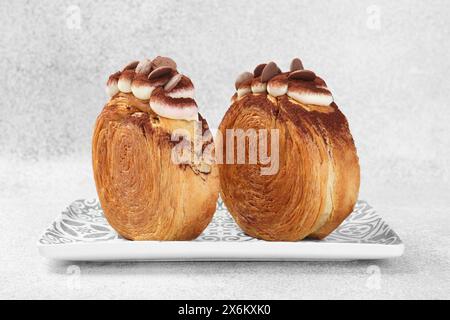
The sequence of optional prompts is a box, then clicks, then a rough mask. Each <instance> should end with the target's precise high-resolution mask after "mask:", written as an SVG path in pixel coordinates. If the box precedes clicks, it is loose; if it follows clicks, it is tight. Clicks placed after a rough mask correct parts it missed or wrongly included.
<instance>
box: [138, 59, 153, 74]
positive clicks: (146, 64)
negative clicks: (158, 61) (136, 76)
mask: <svg viewBox="0 0 450 320" xmlns="http://www.w3.org/2000/svg"><path fill="white" fill-rule="evenodd" d="M152 68H153V66H152V61H151V60H150V59H144V60H142V61H141V62H139V64H138V65H137V66H136V73H142V74H145V75H148V74H149V73H150V71H152Z"/></svg>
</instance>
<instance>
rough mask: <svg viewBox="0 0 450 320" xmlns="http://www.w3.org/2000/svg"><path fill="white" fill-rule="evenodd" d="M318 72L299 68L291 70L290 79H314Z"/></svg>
mask: <svg viewBox="0 0 450 320" xmlns="http://www.w3.org/2000/svg"><path fill="white" fill-rule="evenodd" d="M315 78H316V74H315V73H314V72H312V71H310V70H297V71H294V72H291V73H290V74H289V76H288V79H289V80H303V81H314V79H315Z"/></svg>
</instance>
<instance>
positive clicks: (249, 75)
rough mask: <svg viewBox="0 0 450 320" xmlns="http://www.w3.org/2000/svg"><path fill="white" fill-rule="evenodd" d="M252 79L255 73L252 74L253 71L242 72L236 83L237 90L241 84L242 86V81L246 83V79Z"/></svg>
mask: <svg viewBox="0 0 450 320" xmlns="http://www.w3.org/2000/svg"><path fill="white" fill-rule="evenodd" d="M251 79H253V74H252V73H250V72H244V73H241V74H240V75H239V76H238V77H237V79H236V82H235V83H234V86H235V87H236V90H237V89H238V88H239V86H240V85H241V84H242V83H244V82H246V81H249V80H251Z"/></svg>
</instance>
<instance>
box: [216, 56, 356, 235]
mask: <svg viewBox="0 0 450 320" xmlns="http://www.w3.org/2000/svg"><path fill="white" fill-rule="evenodd" d="M236 90H237V93H236V94H235V95H234V96H233V98H232V105H231V106H230V108H229V110H228V111H227V113H226V114H225V116H224V118H223V120H222V123H221V124H220V127H219V135H218V138H219V139H218V141H219V140H221V141H223V142H222V143H221V146H219V145H217V148H218V150H217V153H218V155H219V154H221V157H222V158H221V159H219V158H218V159H217V160H218V161H219V162H220V163H222V164H220V165H219V176H220V185H221V195H222V198H223V200H224V202H225V204H226V206H227V207H228V209H229V210H230V212H231V214H232V215H233V217H234V218H235V220H236V222H237V223H238V224H239V226H240V227H241V228H242V229H243V230H244V231H245V232H246V233H247V234H248V235H250V236H253V237H256V238H260V239H264V240H273V241H296V240H301V239H303V238H305V237H312V238H319V239H321V238H324V237H326V236H327V235H328V234H330V233H331V232H332V231H333V230H334V229H335V228H336V227H337V226H339V224H340V223H341V222H342V221H343V220H344V219H345V218H346V217H347V216H348V215H349V214H350V213H351V212H352V210H353V207H354V205H355V203H356V200H357V197H358V191H359V182H360V173H359V164H358V156H357V154H356V149H355V145H354V142H353V138H352V136H351V134H350V131H349V127H348V123H347V120H346V118H345V116H344V115H343V114H342V112H341V111H340V110H339V109H338V106H337V105H336V104H335V103H334V102H333V96H332V94H331V92H330V91H329V89H328V87H327V85H326V83H325V81H324V80H323V79H321V78H319V77H317V76H316V75H315V73H314V72H312V71H309V70H304V69H303V64H302V62H301V61H300V60H299V59H294V60H293V61H292V63H291V70H290V71H289V72H281V70H280V69H279V68H278V66H277V65H276V64H275V63H274V62H270V63H268V64H261V65H258V66H257V67H256V68H255V71H254V73H253V74H252V73H249V72H246V73H243V74H242V75H241V76H239V77H238V79H237V81H236ZM237 129H241V130H243V132H245V133H249V132H250V133H252V132H253V133H255V132H256V133H258V137H259V138H261V132H266V136H263V138H264V139H263V140H256V141H257V145H256V148H257V149H259V150H261V145H262V144H261V141H265V139H266V137H267V143H266V144H265V145H266V146H267V147H266V148H267V150H268V151H267V152H266V153H264V152H262V153H258V158H257V161H254V162H253V163H252V162H251V159H252V155H251V152H250V151H249V150H251V148H250V145H251V141H255V140H252V139H253V136H252V135H251V134H247V135H246V136H244V138H245V139H246V140H242V141H246V142H245V148H244V149H243V150H244V152H245V160H246V161H245V163H244V164H242V158H241V161H239V160H238V154H239V150H238V145H239V142H238V139H237V138H236V139H235V136H233V138H232V140H233V141H234V140H236V141H235V143H234V142H233V143H230V141H229V139H230V136H227V132H235V131H236V130H237ZM227 130H228V131H227ZM230 130H233V131H230ZM252 130H253V131H252ZM220 138H221V139H220ZM263 145H264V144H263ZM219 148H220V150H219ZM241 150H242V149H241ZM230 154H231V155H230ZM268 159H269V160H271V161H268ZM239 162H240V163H241V164H240V163H239Z"/></svg>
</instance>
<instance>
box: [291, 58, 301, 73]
mask: <svg viewBox="0 0 450 320" xmlns="http://www.w3.org/2000/svg"><path fill="white" fill-rule="evenodd" d="M290 70H291V72H292V71H297V70H304V68H303V63H302V60H300V59H299V58H294V59H293V60H292V62H291V67H290Z"/></svg>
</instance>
